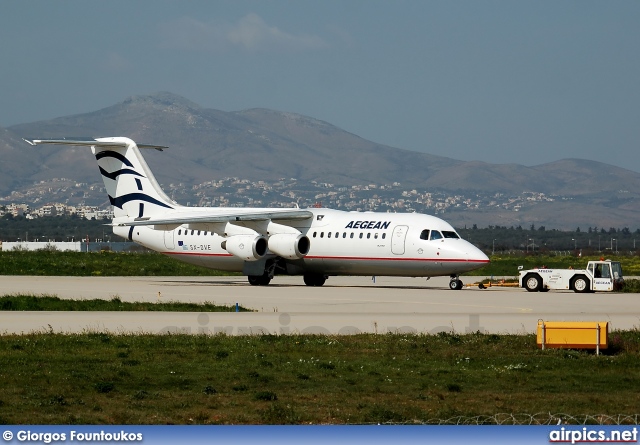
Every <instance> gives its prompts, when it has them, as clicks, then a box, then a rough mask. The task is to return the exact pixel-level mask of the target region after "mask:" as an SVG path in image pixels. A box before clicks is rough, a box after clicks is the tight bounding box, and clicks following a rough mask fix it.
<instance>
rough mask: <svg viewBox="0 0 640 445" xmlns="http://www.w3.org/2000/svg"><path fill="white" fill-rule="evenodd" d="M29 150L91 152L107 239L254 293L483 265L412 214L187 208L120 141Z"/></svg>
mask: <svg viewBox="0 0 640 445" xmlns="http://www.w3.org/2000/svg"><path fill="white" fill-rule="evenodd" d="M25 141H26V142H27V143H29V144H31V145H40V144H56V145H70V146H87V147H91V151H92V152H93V154H94V155H95V158H96V160H97V162H98V167H99V169H100V173H101V175H102V179H103V181H104V185H105V188H106V190H107V194H108V196H109V200H110V202H111V204H112V205H113V208H114V218H113V220H112V222H111V224H110V225H111V226H112V227H113V233H114V234H116V235H118V236H120V237H122V238H125V239H128V240H130V241H134V242H136V243H138V244H140V245H142V246H144V247H147V248H149V249H152V250H155V251H157V252H160V253H163V254H165V255H168V256H171V257H173V258H176V259H178V260H182V261H185V262H187V263H192V264H196V265H199V266H204V267H208V268H212V269H218V270H223V271H232V272H242V273H243V274H244V275H246V276H247V277H248V280H249V283H250V284H251V285H255V286H265V285H268V284H269V283H270V282H271V280H272V279H273V277H274V276H275V275H302V277H303V281H304V283H305V284H306V285H307V286H322V285H323V284H324V283H325V281H326V279H327V278H328V277H329V276H337V275H359V276H373V277H375V276H404V277H426V278H427V279H429V278H430V277H435V276H449V277H450V282H449V287H450V288H451V289H453V290H459V289H461V288H462V287H463V283H462V281H461V280H460V278H459V275H460V274H461V273H463V272H468V271H471V270H474V269H478V268H480V267H483V266H485V265H487V264H488V263H489V258H488V257H487V256H486V255H485V254H484V253H483V252H482V251H481V250H480V249H478V248H477V247H475V246H474V245H473V244H471V243H469V242H468V241H465V240H463V239H462V238H460V236H459V235H458V234H457V233H456V231H455V229H454V228H453V227H452V226H451V225H450V224H449V223H447V222H446V221H444V220H442V219H440V218H437V217H435V216H430V215H425V214H418V213H377V212H350V211H341V210H332V209H327V208H307V209H300V208H236V207H185V206H182V205H180V204H178V203H177V202H175V201H174V200H172V199H171V198H169V197H168V196H167V195H166V194H165V193H164V192H163V190H162V189H161V187H160V185H159V184H158V182H157V181H156V179H155V177H154V175H153V173H152V172H151V170H150V168H149V166H148V165H147V163H146V161H145V160H144V158H143V156H142V153H141V152H140V149H156V150H159V151H162V150H164V149H165V148H167V147H165V146H161V145H145V144H136V143H135V142H134V141H133V140H131V139H129V138H126V137H107V138H96V139H91V138H85V139H30V140H27V139H25Z"/></svg>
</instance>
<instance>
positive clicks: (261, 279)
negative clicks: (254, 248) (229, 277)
mask: <svg viewBox="0 0 640 445" xmlns="http://www.w3.org/2000/svg"><path fill="white" fill-rule="evenodd" d="M248 278H249V284H250V285H252V286H268V285H269V283H270V282H271V278H269V275H267V274H264V275H249V276H248Z"/></svg>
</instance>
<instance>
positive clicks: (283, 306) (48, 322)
mask: <svg viewBox="0 0 640 445" xmlns="http://www.w3.org/2000/svg"><path fill="white" fill-rule="evenodd" d="M473 280H474V279H473V278H471V277H467V278H466V279H465V282H472V281H473ZM448 282H449V279H448V278H446V277H444V278H432V279H431V280H428V281H427V280H425V279H423V278H393V277H377V279H376V282H375V283H374V282H373V281H372V279H371V277H331V278H329V279H328V280H327V283H326V284H325V285H324V286H323V287H317V288H314V287H307V286H304V285H303V284H302V278H301V277H279V276H278V277H276V278H275V279H274V280H273V281H272V282H271V285H269V286H266V287H262V286H260V287H259V286H250V285H249V284H248V283H247V281H246V278H245V277H115V278H104V277H32V276H29V277H25V276H0V293H1V294H3V295H6V294H17V293H22V294H37V295H39V294H49V295H57V296H59V297H60V298H73V299H93V298H102V299H111V298H113V297H115V296H118V297H119V298H120V299H121V300H123V301H150V302H156V301H165V302H166V301H188V302H204V301H209V302H215V303H217V304H228V305H235V304H236V303H239V304H240V305H241V306H244V307H246V308H250V309H254V310H256V311H257V312H252V313H247V312H239V313H236V312H232V313H228V312H226V313H193V312H9V311H7V312H0V333H28V332H31V331H49V330H51V329H53V331H54V332H83V331H109V332H146V333H161V332H184V333H192V334H197V333H219V332H224V333H226V334H229V335H235V334H259V333H272V334H275V333H326V334H352V333H358V332H377V333H385V332H418V333H436V332H440V331H452V330H453V331H455V332H460V333H464V332H475V331H478V330H480V331H482V332H490V333H530V332H534V331H535V329H536V325H537V321H538V320H539V319H543V320H553V321H559V320H574V321H608V322H609V323H610V329H630V328H634V327H638V326H640V294H611V293H599V294H576V293H574V292H569V291H561V292H554V291H551V292H546V293H529V292H526V291H525V290H524V289H518V288H496V287H494V288H490V289H485V290H481V289H478V288H477V287H475V288H471V287H468V288H467V287H466V288H464V289H463V290H460V291H452V290H449V288H448Z"/></svg>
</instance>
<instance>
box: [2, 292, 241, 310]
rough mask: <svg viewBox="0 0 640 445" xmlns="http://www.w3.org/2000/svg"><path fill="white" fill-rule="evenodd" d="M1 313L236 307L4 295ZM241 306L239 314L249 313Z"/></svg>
mask: <svg viewBox="0 0 640 445" xmlns="http://www.w3.org/2000/svg"><path fill="white" fill-rule="evenodd" d="M0 311H115V312H121V311H131V312H139V311H151V312H235V311H236V307H235V306H220V305H216V304H214V303H207V302H205V303H202V304H199V303H185V302H180V301H170V302H166V303H150V302H140V301H138V302H132V303H128V302H124V301H121V300H120V298H118V297H113V298H111V299H110V300H101V299H99V298H96V299H91V300H69V299H61V298H58V297H57V296H55V295H4V296H2V297H0ZM249 311H250V310H249V309H246V308H244V307H242V306H238V312H249Z"/></svg>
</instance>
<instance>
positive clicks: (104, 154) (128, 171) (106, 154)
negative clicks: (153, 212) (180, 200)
mask: <svg viewBox="0 0 640 445" xmlns="http://www.w3.org/2000/svg"><path fill="white" fill-rule="evenodd" d="M102 158H114V159H117V160H119V161H120V162H122V163H123V164H124V165H126V166H127V167H131V168H121V169H120V170H116V171H113V172H108V171H106V170H105V169H103V168H102V167H99V168H100V173H101V174H102V176H104V177H106V178H109V179H112V180H117V178H118V176H120V175H132V176H138V177H140V178H145V176H144V175H142V174H140V173H138V172H137V171H135V170H134V167H133V164H132V163H131V161H129V160H128V159H127V158H126V157H125V156H124V155H123V154H122V153H118V152H117V151H110V150H107V151H101V152H99V153H96V160H97V161H99V160H100V159H102ZM135 180H136V186H137V189H138V190H140V191H143V190H142V182H141V181H140V180H139V179H138V178H135ZM108 196H109V202H110V203H111V205H113V206H115V207H118V208H120V209H122V207H123V206H124V205H125V204H126V203H128V202H131V201H143V202H148V203H150V204H155V205H158V206H160V207H165V208H167V209H173V207H171V206H170V205H168V204H166V203H164V202H162V201H160V200H158V199H156V198H153V197H151V196H149V195H147V194H146V193H127V194H125V195H122V196H116V197H115V198H114V197H113V196H111V195H108ZM141 206H142V204H141ZM141 208H143V207H141ZM139 216H142V215H139Z"/></svg>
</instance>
